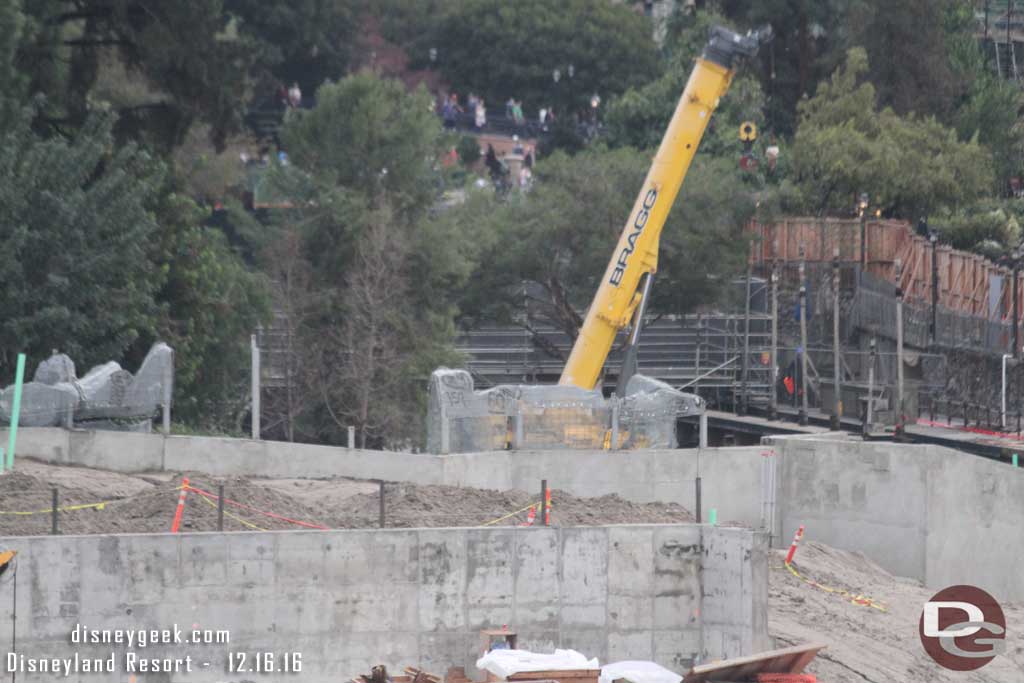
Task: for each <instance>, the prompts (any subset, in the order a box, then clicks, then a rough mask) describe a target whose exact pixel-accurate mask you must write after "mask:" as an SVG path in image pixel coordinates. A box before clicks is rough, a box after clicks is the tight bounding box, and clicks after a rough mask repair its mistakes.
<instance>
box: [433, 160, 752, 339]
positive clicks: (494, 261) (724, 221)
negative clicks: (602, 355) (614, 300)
mask: <svg viewBox="0 0 1024 683" xmlns="http://www.w3.org/2000/svg"><path fill="white" fill-rule="evenodd" d="M649 165H650V158H649V157H648V156H647V155H646V154H644V153H641V152H638V151H636V150H634V149H630V148H620V149H615V150H588V151H584V152H581V153H580V154H578V155H576V156H575V157H570V156H567V155H565V154H563V153H556V154H555V155H553V156H551V157H549V158H547V159H544V160H543V161H541V162H539V163H538V165H537V167H536V173H535V178H536V185H535V187H534V189H533V190H531V192H530V193H529V194H528V195H526V196H518V197H516V198H514V199H512V200H510V201H509V202H508V203H507V204H501V203H499V202H497V201H496V200H494V199H492V198H490V197H485V196H481V195H478V196H475V197H473V198H471V200H470V201H469V202H467V204H466V205H465V207H463V209H462V210H461V211H454V212H452V214H451V215H449V216H448V217H446V219H447V220H449V221H452V222H454V223H460V222H461V223H462V224H463V226H462V229H463V230H467V229H470V228H472V229H473V230H474V231H475V234H476V235H477V239H478V241H479V243H480V244H482V245H483V246H484V249H485V251H484V254H483V256H482V257H481V258H480V260H479V262H480V267H479V268H478V270H477V271H476V272H475V273H474V275H473V276H472V281H473V282H474V283H475V286H474V287H473V288H472V289H471V290H469V291H467V292H465V294H464V295H463V300H462V306H463V310H464V314H465V315H464V322H466V323H470V324H471V323H472V321H473V320H474V319H477V318H483V319H494V318H497V319H499V320H503V321H504V322H506V323H508V322H512V321H514V320H517V321H519V322H522V319H521V318H517V314H518V313H519V312H521V311H522V310H523V304H524V296H525V298H526V299H527V301H526V308H527V314H528V316H527V320H526V321H525V324H526V325H527V326H528V327H529V328H535V326H536V325H537V324H538V323H546V324H554V325H556V326H557V327H559V328H560V329H562V330H563V331H565V332H566V333H567V334H569V335H570V337H575V336H576V333H577V330H578V327H579V324H580V322H581V319H580V312H581V311H585V310H586V307H587V306H588V305H589V303H590V298H591V297H592V296H593V293H594V291H595V290H596V288H597V284H598V280H599V278H600V276H601V274H602V273H603V272H604V270H605V267H606V265H607V261H608V258H609V256H610V254H611V253H612V250H613V247H614V245H615V243H616V241H617V240H618V237H619V234H620V233H621V231H622V228H623V225H624V224H625V221H626V218H627V216H628V214H629V210H630V207H631V206H632V204H633V201H634V200H635V194H636V192H637V191H638V189H639V187H640V185H641V182H642V180H643V178H644V176H645V174H646V172H647V169H648V167H649ZM753 208H754V207H753V201H752V199H751V197H750V195H749V193H747V192H745V191H744V185H743V182H742V181H741V180H740V178H739V174H738V171H737V170H736V168H735V165H733V164H731V163H729V162H726V161H720V160H710V159H707V158H706V157H700V156H698V157H697V161H696V162H695V163H694V166H693V168H692V169H691V171H690V173H689V176H688V178H687V181H686V183H685V184H684V186H683V189H682V191H681V192H680V195H679V198H678V199H677V201H676V204H675V205H674V207H673V209H672V211H671V212H670V214H669V218H668V221H667V222H666V225H665V228H664V231H663V233H662V236H661V251H660V255H659V266H658V275H657V280H656V284H655V287H654V290H653V296H652V303H651V307H652V310H653V311H655V312H660V313H685V312H688V311H692V310H694V309H695V308H696V307H698V306H700V305H703V304H707V303H710V302H712V301H714V300H715V298H716V297H717V295H718V294H719V292H720V291H721V289H722V288H721V278H724V277H727V276H728V273H729V272H730V271H733V270H737V269H738V268H739V264H740V261H741V260H742V254H743V239H742V237H741V229H742V226H743V224H744V223H745V221H746V220H747V219H749V217H750V216H751V215H752V213H753ZM524 287H525V292H524Z"/></svg>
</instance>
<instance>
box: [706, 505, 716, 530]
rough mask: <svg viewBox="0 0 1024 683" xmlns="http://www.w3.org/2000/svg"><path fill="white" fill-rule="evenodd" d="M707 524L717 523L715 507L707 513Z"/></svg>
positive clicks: (713, 524)
mask: <svg viewBox="0 0 1024 683" xmlns="http://www.w3.org/2000/svg"><path fill="white" fill-rule="evenodd" d="M708 524H710V525H711V526H715V525H716V524H718V510H716V509H715V508H711V511H710V512H709V513H708Z"/></svg>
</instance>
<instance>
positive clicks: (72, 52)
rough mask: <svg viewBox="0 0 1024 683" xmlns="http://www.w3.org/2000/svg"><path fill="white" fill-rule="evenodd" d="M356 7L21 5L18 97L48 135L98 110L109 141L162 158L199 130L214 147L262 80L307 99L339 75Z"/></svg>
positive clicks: (61, 1) (41, 1) (219, 2)
mask: <svg viewBox="0 0 1024 683" xmlns="http://www.w3.org/2000/svg"><path fill="white" fill-rule="evenodd" d="M12 1H13V0H4V2H5V3H11V2H12ZM362 6H363V2H362V0H292V1H290V2H287V3H284V2H279V3H278V2H275V3H267V2H260V1H258V0H188V1H181V2H152V1H150V0H32V2H26V3H24V12H25V20H26V21H25V24H26V30H25V32H24V36H23V38H22V40H21V43H20V45H19V50H18V64H19V66H20V67H21V69H22V71H23V72H24V73H25V75H26V76H27V78H28V79H29V81H30V86H29V90H30V92H32V93H36V92H44V93H46V94H47V95H48V97H49V102H50V104H49V108H48V111H47V112H46V116H45V117H44V118H45V120H46V121H47V122H48V123H50V124H52V125H54V126H57V127H58V128H61V129H63V128H66V127H67V126H69V125H70V126H76V125H79V124H80V123H81V121H82V120H83V119H84V117H85V115H86V113H87V111H88V110H89V109H90V108H96V107H106V108H110V109H112V110H113V111H115V112H116V113H117V114H118V123H117V133H118V138H119V139H121V140H134V141H137V142H142V143H145V144H147V145H150V146H152V147H153V148H154V149H157V150H159V151H169V150H171V149H173V148H174V147H175V146H177V145H178V144H180V143H181V142H182V140H183V139H184V136H185V134H186V132H187V131H188V130H189V129H190V128H191V126H192V125H193V124H194V123H196V122H202V123H205V124H207V125H208V126H209V130H210V133H211V140H212V142H213V143H214V144H215V145H216V146H217V147H218V148H219V147H221V146H222V145H223V144H224V142H225V140H226V139H227V138H228V136H229V135H231V134H233V133H236V132H238V131H239V130H240V127H241V121H242V113H243V111H244V107H245V105H246V102H247V101H248V99H249V98H248V95H249V93H250V91H251V89H252V86H253V84H255V83H261V84H262V86H263V89H264V91H265V92H267V93H270V92H271V91H272V81H275V80H277V81H282V82H288V83H290V82H291V81H299V82H300V83H301V84H302V85H303V87H305V88H307V91H308V92H312V91H313V90H314V89H315V87H316V86H318V85H320V83H322V82H323V81H324V80H326V79H328V78H338V77H340V76H341V75H343V74H344V72H345V70H346V68H347V66H348V63H349V60H350V57H351V51H352V48H353V45H354V43H355V27H356V13H357V9H359V8H361V7H362ZM111 70H112V72H111ZM122 73H123V76H122ZM127 84H131V86H132V87H131V88H126V87H123V86H125V85H127ZM97 86H100V87H97Z"/></svg>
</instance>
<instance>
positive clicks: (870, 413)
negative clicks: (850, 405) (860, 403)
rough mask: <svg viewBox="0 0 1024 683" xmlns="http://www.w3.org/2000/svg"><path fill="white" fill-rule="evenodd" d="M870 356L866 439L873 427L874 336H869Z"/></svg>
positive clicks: (865, 419)
mask: <svg viewBox="0 0 1024 683" xmlns="http://www.w3.org/2000/svg"><path fill="white" fill-rule="evenodd" d="M870 347H871V357H870V359H869V360H868V363H869V365H868V405H867V410H866V411H865V416H864V438H865V439H867V438H868V437H869V436H871V430H872V428H873V427H874V419H875V414H874V411H875V354H876V353H877V352H878V350H877V347H878V344H877V342H875V338H874V337H872V338H871V342H870Z"/></svg>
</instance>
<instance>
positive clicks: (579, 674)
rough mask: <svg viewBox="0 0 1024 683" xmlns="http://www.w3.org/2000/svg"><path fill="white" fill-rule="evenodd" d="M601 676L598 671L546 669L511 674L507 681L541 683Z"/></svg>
mask: <svg viewBox="0 0 1024 683" xmlns="http://www.w3.org/2000/svg"><path fill="white" fill-rule="evenodd" d="M600 675H601V670H600V669H547V670H546V671H521V672H519V673H517V674H512V675H511V676H509V677H508V679H507V680H510V681H541V680H547V679H554V680H561V679H563V678H597V677H598V676H600Z"/></svg>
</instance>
